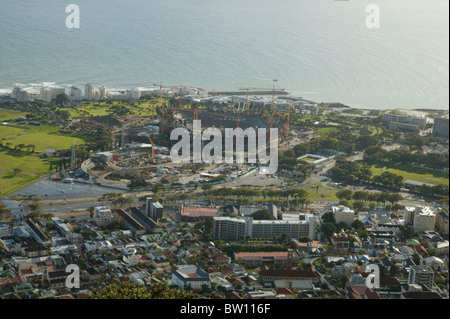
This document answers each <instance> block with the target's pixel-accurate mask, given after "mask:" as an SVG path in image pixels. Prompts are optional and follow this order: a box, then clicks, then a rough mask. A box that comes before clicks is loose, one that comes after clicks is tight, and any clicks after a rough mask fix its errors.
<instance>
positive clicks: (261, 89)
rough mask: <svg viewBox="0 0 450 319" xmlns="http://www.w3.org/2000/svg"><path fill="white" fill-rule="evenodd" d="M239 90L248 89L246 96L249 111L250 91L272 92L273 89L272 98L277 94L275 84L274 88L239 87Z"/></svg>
mask: <svg viewBox="0 0 450 319" xmlns="http://www.w3.org/2000/svg"><path fill="white" fill-rule="evenodd" d="M239 91H247V94H246V95H247V97H246V102H245V105H246V111H248V108H249V105H248V95H249V92H250V91H264V92H270V91H272V100H273V98H274V95H275V86H274V87H273V88H272V89H268V88H241V89H239Z"/></svg>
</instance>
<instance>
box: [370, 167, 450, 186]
mask: <svg viewBox="0 0 450 319" xmlns="http://www.w3.org/2000/svg"><path fill="white" fill-rule="evenodd" d="M384 168H385V167H384V166H383V167H382V166H379V165H373V166H372V167H371V168H370V170H371V171H372V172H373V174H374V175H381V174H382V173H383V172H385V171H389V172H391V173H394V174H397V175H401V176H403V178H404V180H403V181H406V180H412V181H416V182H421V183H427V184H432V185H439V184H444V185H449V175H448V172H447V173H444V172H438V171H433V170H429V169H425V168H419V167H414V166H411V165H395V166H386V169H384Z"/></svg>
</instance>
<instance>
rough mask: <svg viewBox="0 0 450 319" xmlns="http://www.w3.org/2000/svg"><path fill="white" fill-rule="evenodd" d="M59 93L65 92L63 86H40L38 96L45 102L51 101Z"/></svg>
mask: <svg viewBox="0 0 450 319" xmlns="http://www.w3.org/2000/svg"><path fill="white" fill-rule="evenodd" d="M60 94H66V89H65V88H63V87H52V88H48V87H43V88H41V91H40V96H39V98H40V99H41V100H43V101H45V102H51V101H52V100H54V99H56V98H57V96H58V95H60Z"/></svg>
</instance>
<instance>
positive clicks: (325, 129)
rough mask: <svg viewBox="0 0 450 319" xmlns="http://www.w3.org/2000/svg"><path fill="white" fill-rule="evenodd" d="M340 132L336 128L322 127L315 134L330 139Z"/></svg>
mask: <svg viewBox="0 0 450 319" xmlns="http://www.w3.org/2000/svg"><path fill="white" fill-rule="evenodd" d="M337 132H339V129H338V128H336V127H322V128H319V129H317V130H316V131H315V132H314V134H316V135H319V136H323V137H329V136H330V135H332V134H334V133H337Z"/></svg>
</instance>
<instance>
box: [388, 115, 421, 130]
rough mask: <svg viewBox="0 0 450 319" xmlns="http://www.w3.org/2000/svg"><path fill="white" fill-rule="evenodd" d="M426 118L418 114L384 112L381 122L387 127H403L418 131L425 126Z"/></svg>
mask: <svg viewBox="0 0 450 319" xmlns="http://www.w3.org/2000/svg"><path fill="white" fill-rule="evenodd" d="M427 122H428V119H427V118H426V117H422V116H418V115H396V114H385V115H384V117H383V123H384V124H385V125H386V127H388V128H389V129H403V130H407V131H420V130H422V129H424V128H425V127H426V124H427Z"/></svg>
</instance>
